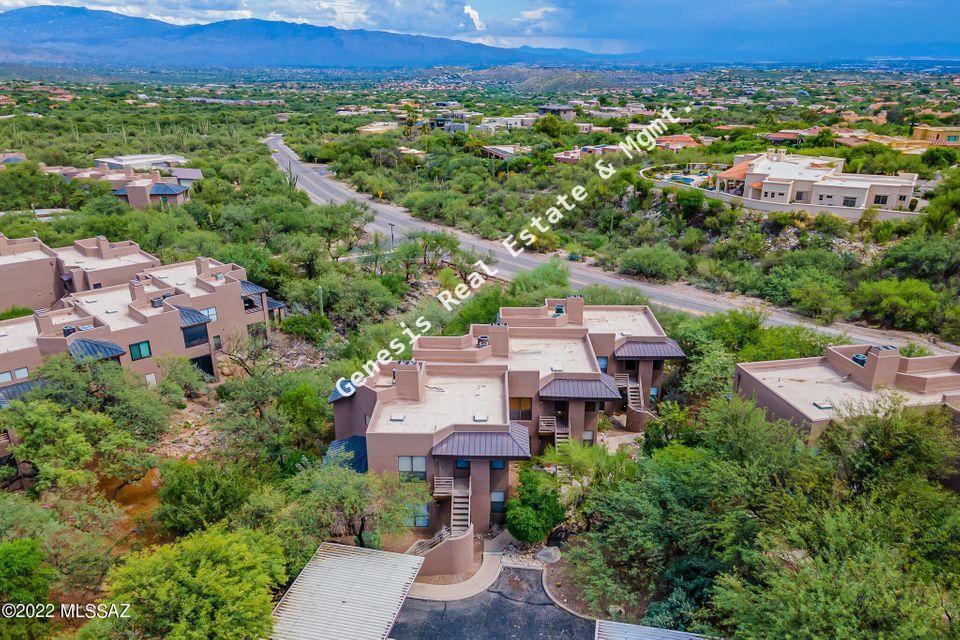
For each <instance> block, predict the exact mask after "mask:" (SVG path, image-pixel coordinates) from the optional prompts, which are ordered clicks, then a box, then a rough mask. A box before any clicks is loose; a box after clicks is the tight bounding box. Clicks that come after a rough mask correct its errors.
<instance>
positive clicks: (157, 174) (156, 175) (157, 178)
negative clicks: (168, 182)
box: [150, 169, 162, 182]
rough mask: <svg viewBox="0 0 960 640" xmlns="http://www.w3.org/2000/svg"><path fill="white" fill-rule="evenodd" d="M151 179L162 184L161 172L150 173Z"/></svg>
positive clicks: (153, 171)
mask: <svg viewBox="0 0 960 640" xmlns="http://www.w3.org/2000/svg"><path fill="white" fill-rule="evenodd" d="M150 179H151V180H153V181H154V182H160V181H161V180H162V178H161V177H160V172H159V171H157V170H156V169H154V170H152V171H151V172H150Z"/></svg>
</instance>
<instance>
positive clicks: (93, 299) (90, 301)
mask: <svg viewBox="0 0 960 640" xmlns="http://www.w3.org/2000/svg"><path fill="white" fill-rule="evenodd" d="M96 301H97V299H96V298H87V299H86V300H84V302H86V303H87V304H93V303H94V302H96Z"/></svg>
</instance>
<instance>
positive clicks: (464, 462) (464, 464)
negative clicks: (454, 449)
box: [457, 458, 470, 469]
mask: <svg viewBox="0 0 960 640" xmlns="http://www.w3.org/2000/svg"><path fill="white" fill-rule="evenodd" d="M469 468H470V460H469V459H467V458H457V469H469Z"/></svg>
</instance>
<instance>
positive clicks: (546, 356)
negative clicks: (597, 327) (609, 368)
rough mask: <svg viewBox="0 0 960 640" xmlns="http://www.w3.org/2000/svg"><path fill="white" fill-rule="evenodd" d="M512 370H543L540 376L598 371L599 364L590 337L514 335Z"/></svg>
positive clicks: (511, 351)
mask: <svg viewBox="0 0 960 640" xmlns="http://www.w3.org/2000/svg"><path fill="white" fill-rule="evenodd" d="M507 368H508V369H510V370H511V371H539V372H540V377H541V378H542V377H545V376H548V375H550V374H551V373H559V371H555V369H557V368H559V369H560V370H562V371H564V372H571V371H579V372H598V371H600V368H599V365H597V361H596V359H595V358H593V357H591V355H590V347H589V346H588V345H587V338H586V337H582V338H574V337H570V338H515V337H513V336H511V337H510V359H509V361H508V363H507Z"/></svg>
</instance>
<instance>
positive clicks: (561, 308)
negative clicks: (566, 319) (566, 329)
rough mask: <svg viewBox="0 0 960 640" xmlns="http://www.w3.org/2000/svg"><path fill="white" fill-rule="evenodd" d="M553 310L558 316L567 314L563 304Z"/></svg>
mask: <svg viewBox="0 0 960 640" xmlns="http://www.w3.org/2000/svg"><path fill="white" fill-rule="evenodd" d="M553 310H554V312H555V313H556V314H557V315H558V316H562V315H563V314H564V312H565V308H564V306H563V305H562V304H558V305H557V306H555V307H554V308H553Z"/></svg>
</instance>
